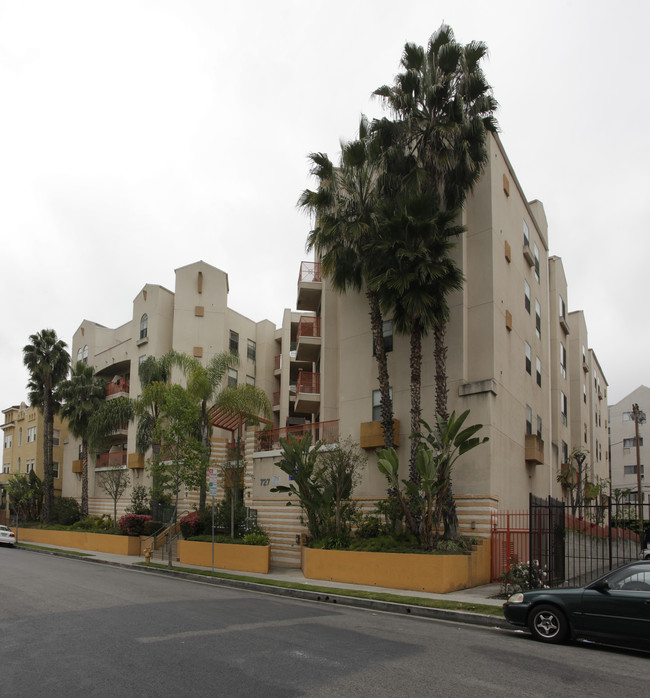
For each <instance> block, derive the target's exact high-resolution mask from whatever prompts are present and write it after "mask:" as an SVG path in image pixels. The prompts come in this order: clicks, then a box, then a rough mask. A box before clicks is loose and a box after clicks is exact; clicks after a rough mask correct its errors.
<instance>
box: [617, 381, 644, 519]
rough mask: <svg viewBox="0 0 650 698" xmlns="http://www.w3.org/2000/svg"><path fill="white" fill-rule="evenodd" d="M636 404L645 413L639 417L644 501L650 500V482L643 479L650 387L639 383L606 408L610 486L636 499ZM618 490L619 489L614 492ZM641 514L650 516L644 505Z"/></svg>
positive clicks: (636, 500) (622, 497)
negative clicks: (642, 416) (607, 409)
mask: <svg viewBox="0 0 650 698" xmlns="http://www.w3.org/2000/svg"><path fill="white" fill-rule="evenodd" d="M635 404H636V405H638V406H639V410H640V412H643V413H644V415H645V416H646V420H645V421H644V420H643V418H641V419H640V421H639V456H640V465H641V492H642V495H643V501H644V502H650V483H649V482H648V481H647V480H646V479H645V472H644V471H645V468H644V464H645V463H646V462H647V461H648V457H647V456H648V453H649V452H650V450H649V449H650V446H649V445H648V441H647V439H648V437H649V436H650V427H648V422H647V417H648V415H649V414H650V388H646V386H645V385H640V386H639V387H638V388H637V389H636V390H634V391H633V392H631V393H630V394H629V395H627V396H626V397H624V398H623V399H622V400H621V401H620V402H617V403H616V404H615V405H611V406H610V408H609V440H610V441H609V449H610V455H611V464H612V490H614V491H616V490H618V491H619V493H625V494H620V495H619V496H620V497H621V501H628V502H631V503H635V504H636V503H637V502H638V491H637V485H638V481H637V455H636V426H635V420H634V411H633V405H635ZM617 494H618V493H617ZM645 511H646V514H645V516H644V518H650V510H648V509H646V510H645Z"/></svg>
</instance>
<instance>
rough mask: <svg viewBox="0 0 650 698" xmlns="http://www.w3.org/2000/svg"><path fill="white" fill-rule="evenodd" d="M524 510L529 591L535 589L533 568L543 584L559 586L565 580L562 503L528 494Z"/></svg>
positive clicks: (551, 498)
mask: <svg viewBox="0 0 650 698" xmlns="http://www.w3.org/2000/svg"><path fill="white" fill-rule="evenodd" d="M528 511H529V527H528V529H529V536H530V538H529V544H528V549H529V550H530V560H531V561H532V562H533V564H531V565H529V568H528V569H529V584H530V588H531V589H533V588H534V587H535V586H536V584H534V579H533V576H534V574H535V573H536V572H535V570H536V569H537V568H539V569H540V570H542V571H544V572H545V573H546V577H545V579H544V580H543V581H544V583H545V584H548V586H560V585H561V584H562V583H563V582H564V581H565V577H566V570H565V555H566V549H565V525H564V524H565V516H564V514H565V512H564V502H560V501H559V500H557V499H553V497H549V498H548V500H544V499H542V498H541V497H535V495H533V494H531V495H529V510H528ZM538 566H539V567H538Z"/></svg>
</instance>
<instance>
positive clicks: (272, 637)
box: [0, 548, 650, 698]
mask: <svg viewBox="0 0 650 698" xmlns="http://www.w3.org/2000/svg"><path fill="white" fill-rule="evenodd" d="M0 579H1V583H2V590H1V592H0V638H1V639H0V667H1V668H0V695H2V696H55V695H56V696H171V695H174V696H185V695H194V696H212V695H217V694H219V695H224V696H265V697H266V696H438V695H439V696H482V697H487V696H499V697H500V698H502V697H503V696H518V697H521V696H557V695H571V696H582V695H585V696H587V695H588V696H608V697H611V696H612V695H616V696H620V697H623V696H628V695H646V694H647V692H648V677H649V676H650V655H647V654H643V653H641V652H633V651H627V650H614V649H609V648H604V647H596V646H593V645H581V644H569V645H565V646H559V647H556V646H545V645H542V644H540V643H536V642H534V641H533V640H531V639H530V638H529V637H528V636H526V635H523V634H521V633H517V632H514V631H512V632H510V631H504V630H498V629H493V628H478V627H474V626H463V625H459V624H456V623H449V622H444V621H433V620H423V619H418V618H409V617H406V616H396V615H391V614H383V613H373V612H370V611H366V610H359V609H354V608H348V607H342V606H332V605H323V604H319V603H317V602H306V601H299V600H294V599H290V598H284V597H279V596H274V595H267V594H262V593H256V592H250V591H240V590H237V589H224V588H220V587H214V586H210V585H207V584H205V583H202V582H200V581H197V582H188V581H184V580H178V579H174V578H167V577H164V576H162V575H157V574H149V573H146V572H139V571H135V570H129V569H122V568H116V567H111V566H108V565H101V564H91V563H88V562H83V561H79V560H73V559H67V558H61V557H56V556H51V555H45V554H41V553H37V552H33V551H29V550H24V549H15V550H14V549H9V548H0Z"/></svg>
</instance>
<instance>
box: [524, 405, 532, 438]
mask: <svg viewBox="0 0 650 698" xmlns="http://www.w3.org/2000/svg"><path fill="white" fill-rule="evenodd" d="M532 433H533V410H532V408H531V406H530V405H526V434H532Z"/></svg>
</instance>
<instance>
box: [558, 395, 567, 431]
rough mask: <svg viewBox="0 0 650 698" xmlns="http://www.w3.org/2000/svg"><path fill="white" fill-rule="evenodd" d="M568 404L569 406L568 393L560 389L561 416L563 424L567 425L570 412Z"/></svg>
mask: <svg viewBox="0 0 650 698" xmlns="http://www.w3.org/2000/svg"><path fill="white" fill-rule="evenodd" d="M568 412H569V410H568V406H567V399H566V395H565V394H564V393H563V392H562V391H560V418H561V419H562V424H563V425H564V426H566V425H567V414H568Z"/></svg>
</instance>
